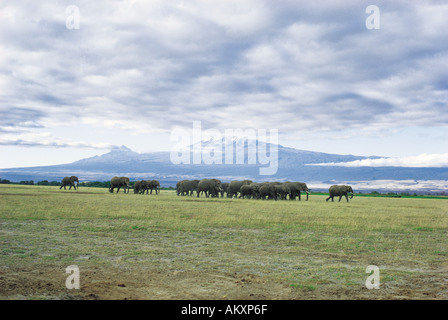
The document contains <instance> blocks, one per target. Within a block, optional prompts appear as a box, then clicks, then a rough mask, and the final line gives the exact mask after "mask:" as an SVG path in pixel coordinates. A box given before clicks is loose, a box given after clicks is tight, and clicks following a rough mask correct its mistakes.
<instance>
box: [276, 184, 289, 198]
mask: <svg viewBox="0 0 448 320" xmlns="http://www.w3.org/2000/svg"><path fill="white" fill-rule="evenodd" d="M274 190H275V193H276V194H277V199H280V200H286V196H287V195H288V194H287V193H286V191H285V188H284V186H283V183H278V184H274Z"/></svg>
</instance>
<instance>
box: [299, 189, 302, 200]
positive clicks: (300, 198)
mask: <svg viewBox="0 0 448 320" xmlns="http://www.w3.org/2000/svg"><path fill="white" fill-rule="evenodd" d="M301 200H302V198H301V197H300V191H299V201H301Z"/></svg>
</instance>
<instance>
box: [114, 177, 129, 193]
mask: <svg viewBox="0 0 448 320" xmlns="http://www.w3.org/2000/svg"><path fill="white" fill-rule="evenodd" d="M121 187H124V193H129V188H130V186H129V178H128V177H113V178H112V179H111V180H110V188H109V192H110V193H113V192H114V189H115V188H117V193H118V191H120V188H121ZM126 191H127V192H126Z"/></svg>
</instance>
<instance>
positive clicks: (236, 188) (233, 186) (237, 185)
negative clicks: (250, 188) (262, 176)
mask: <svg viewBox="0 0 448 320" xmlns="http://www.w3.org/2000/svg"><path fill="white" fill-rule="evenodd" d="M251 183H252V181H251V180H243V181H238V180H234V181H231V182H230V183H229V186H228V189H227V197H229V198H233V197H238V193H239V192H240V189H241V186H242V185H245V184H251ZM240 197H241V195H240Z"/></svg>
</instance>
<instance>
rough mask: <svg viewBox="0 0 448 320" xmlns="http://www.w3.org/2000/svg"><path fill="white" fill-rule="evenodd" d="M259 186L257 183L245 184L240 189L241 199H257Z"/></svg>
mask: <svg viewBox="0 0 448 320" xmlns="http://www.w3.org/2000/svg"><path fill="white" fill-rule="evenodd" d="M258 189H259V186H258V184H256V183H251V184H244V185H242V186H241V188H240V198H243V199H244V198H246V196H247V197H248V198H249V199H257V198H258Z"/></svg>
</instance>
